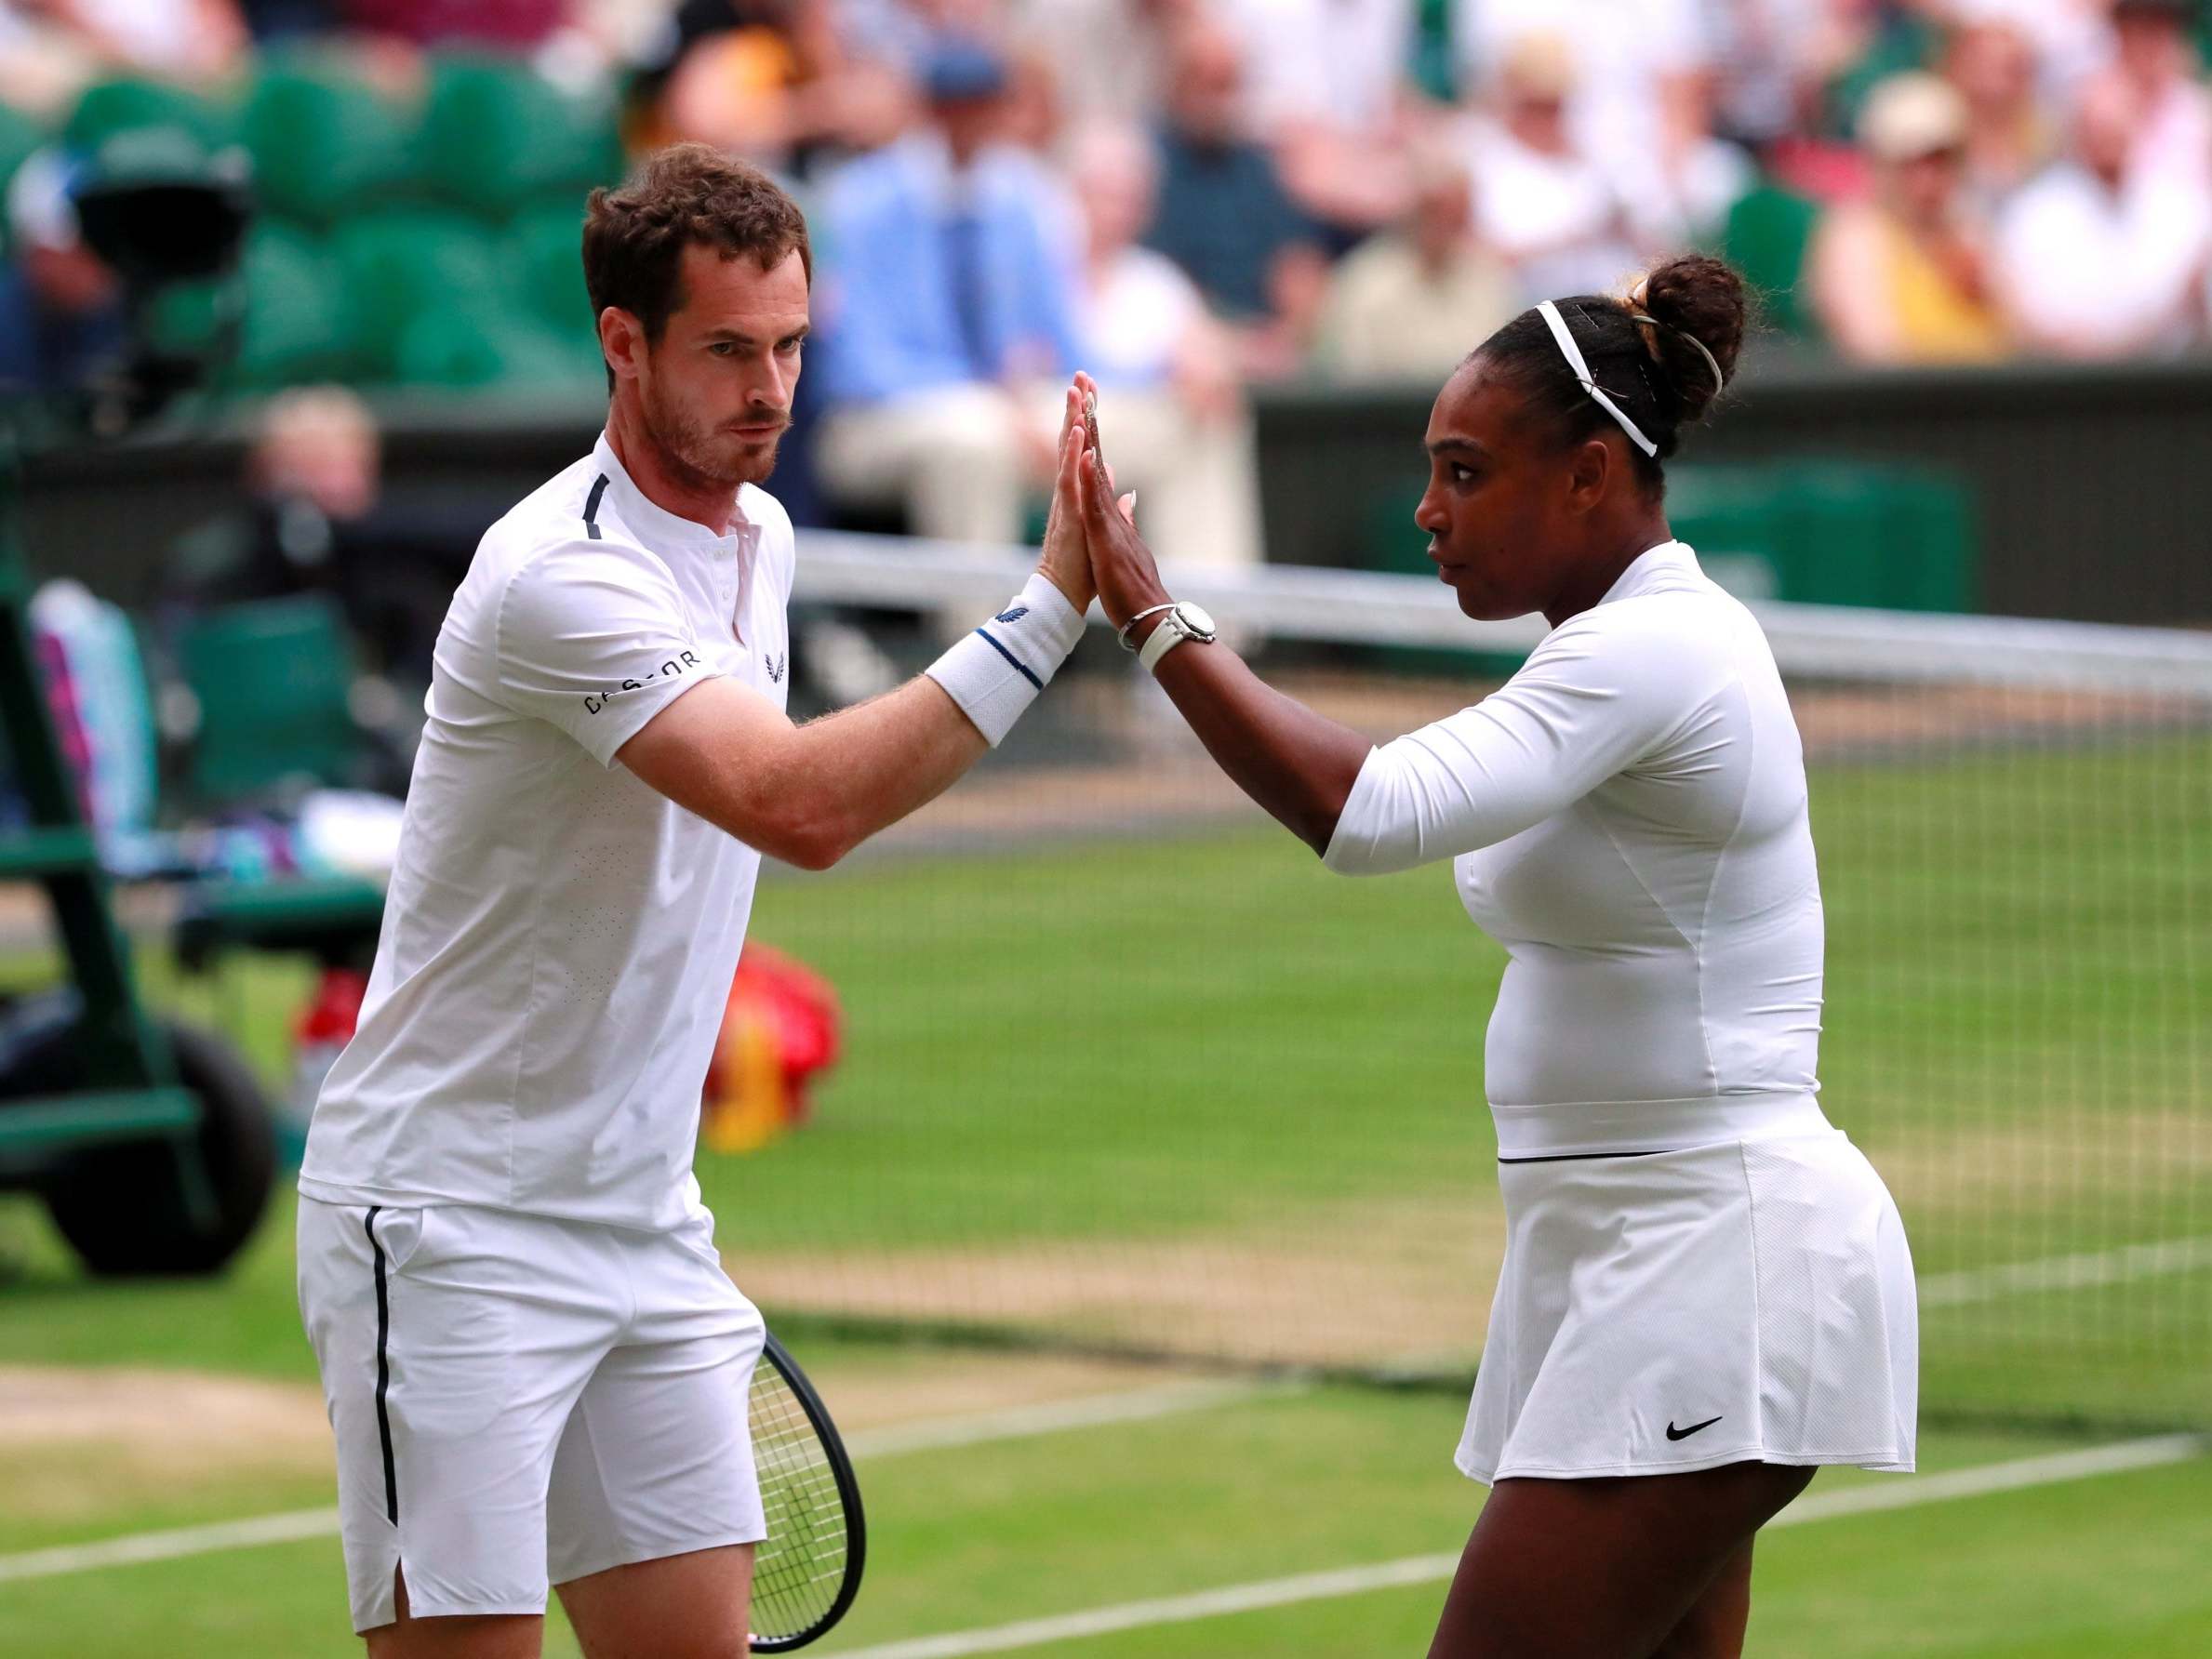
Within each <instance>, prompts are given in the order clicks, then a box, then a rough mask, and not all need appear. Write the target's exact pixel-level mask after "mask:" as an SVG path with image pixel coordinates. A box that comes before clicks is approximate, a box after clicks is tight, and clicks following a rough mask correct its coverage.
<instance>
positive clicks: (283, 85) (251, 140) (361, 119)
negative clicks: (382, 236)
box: [238, 65, 414, 225]
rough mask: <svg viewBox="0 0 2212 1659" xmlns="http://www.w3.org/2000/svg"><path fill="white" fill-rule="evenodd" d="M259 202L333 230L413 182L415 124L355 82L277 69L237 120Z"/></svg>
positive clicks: (257, 86)
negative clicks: (410, 178) (250, 159)
mask: <svg viewBox="0 0 2212 1659" xmlns="http://www.w3.org/2000/svg"><path fill="white" fill-rule="evenodd" d="M238 128H239V137H240V138H241V139H244V141H245V143H246V146H247V149H248V150H249V151H251V152H252V153H253V158H254V179H255V184H256V187H257V189H258V190H259V192H260V199H261V203H262V205H263V206H266V207H268V208H270V209H271V210H273V211H274V212H277V213H282V214H285V215H286V216H288V217H290V218H292V219H299V220H300V221H302V222H304V223H308V224H318V225H328V224H333V223H336V222H337V221H338V220H339V219H342V218H344V217H345V216H347V215H348V214H351V213H354V212H357V211H359V210H360V209H361V208H363V207H364V206H370V205H372V204H375V203H377V202H380V201H381V200H383V199H385V198H386V197H387V196H389V195H390V194H391V193H393V192H394V191H395V190H396V189H397V188H398V187H399V186H400V185H401V184H402V183H404V182H405V180H406V178H407V177H408V174H409V171H410V169H411V168H412V166H413V162H414V154H413V143H414V135H413V131H412V123H411V122H410V121H409V120H407V119H406V118H405V117H403V116H402V114H401V113H400V112H398V111H397V110H395V109H393V107H392V106H391V105H390V104H388V103H386V102H385V101H384V100H382V99H381V98H380V97H379V96H377V94H376V93H374V92H372V91H370V90H369V89H368V88H367V87H366V86H362V85H360V84H359V83H357V82H354V81H350V80H347V79H345V78H344V77H342V76H341V75H339V74H336V73H331V72H329V71H327V70H323V69H318V68H311V67H307V66H304V65H303V66H300V67H288V68H279V69H273V70H270V71H268V72H266V73H263V74H262V75H261V77H260V79H259V80H258V81H257V82H256V83H255V85H254V88H253V91H252V93H251V94H250V95H249V96H248V97H247V100H246V107H245V109H244V111H243V112H242V113H241V114H240V116H239V123H238Z"/></svg>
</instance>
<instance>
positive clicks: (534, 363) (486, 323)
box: [393, 307, 602, 387]
mask: <svg viewBox="0 0 2212 1659" xmlns="http://www.w3.org/2000/svg"><path fill="white" fill-rule="evenodd" d="M393 368H394V376H393V378H396V379H398V380H399V381H401V382H402V383H404V384H406V385H409V386H447V387H484V386H533V387H566V386H572V385H577V384H589V383H590V378H591V377H594V376H596V375H598V374H599V373H600V372H601V370H602V363H601V360H600V358H599V357H598V355H597V354H596V352H594V353H593V355H592V356H590V357H589V358H586V357H583V356H580V354H579V352H577V350H576V347H575V344H574V342H573V341H571V340H564V339H563V338H561V337H560V336H558V335H556V334H554V333H553V331H552V330H551V329H549V328H545V327H543V326H541V325H537V324H535V323H534V322H532V321H530V320H529V319H527V318H522V317H517V316H514V315H513V314H512V313H510V312H492V311H471V310H468V309H464V308H461V307H452V308H447V309H440V310H433V311H426V312H421V313H420V315H418V316H416V317H414V318H412V319H411V320H410V321H409V322H408V324H407V325H406V328H405V329H404V330H402V332H401V334H400V338H399V340H398V344H397V352H396V356H395V359H394V364H393Z"/></svg>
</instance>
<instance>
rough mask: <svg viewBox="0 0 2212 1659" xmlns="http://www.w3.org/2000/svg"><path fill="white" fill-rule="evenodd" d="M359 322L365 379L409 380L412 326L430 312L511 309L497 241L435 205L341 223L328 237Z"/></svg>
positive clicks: (477, 313)
mask: <svg viewBox="0 0 2212 1659" xmlns="http://www.w3.org/2000/svg"><path fill="white" fill-rule="evenodd" d="M330 246H331V248H332V251H333V252H334V254H335V255H336V257H337V260H338V265H339V269H340V272H342V274H343V277H344V281H345V285H346V291H347V294H348V297H349V301H350V304H351V306H352V310H353V322H354V327H355V330H356V334H355V341H354V343H355V346H356V348H357V351H358V354H359V360H360V363H361V366H362V372H363V374H364V376H365V377H366V378H370V379H380V380H394V379H404V378H406V376H405V375H404V374H403V373H402V372H401V370H400V368H399V357H400V347H401V340H402V338H403V336H405V334H406V331H407V328H408V326H409V325H411V324H412V323H413V322H414V321H415V319H416V318H417V317H419V316H422V315H425V314H428V313H430V312H459V313H461V314H464V315H467V316H486V317H497V316H500V314H502V312H506V311H509V310H511V309H513V300H512V299H511V297H510V295H509V294H508V292H507V288H506V285H504V284H503V282H502V280H501V277H500V271H499V266H498V260H497V259H496V249H495V244H494V242H493V240H492V238H491V236H490V235H489V233H488V232H486V231H485V230H484V228H483V227H482V226H480V225H478V224H477V223H476V222H475V221H474V220H473V219H467V218H464V217H463V216H461V215H460V214H456V213H450V212H445V211H441V210H438V209H434V208H417V207H393V208H385V209H380V210H379V211H376V212H373V213H367V214H364V215H362V216H361V217H360V218H358V219H351V220H349V221H348V222H346V223H344V224H342V225H340V226H339V227H338V229H337V230H336V231H335V232H333V233H332V235H331V238H330Z"/></svg>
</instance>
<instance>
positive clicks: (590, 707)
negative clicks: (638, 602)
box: [584, 651, 699, 714]
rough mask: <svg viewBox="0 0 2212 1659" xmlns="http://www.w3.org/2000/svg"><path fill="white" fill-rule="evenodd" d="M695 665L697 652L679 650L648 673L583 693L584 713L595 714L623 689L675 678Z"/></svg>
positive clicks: (639, 687)
mask: <svg viewBox="0 0 2212 1659" xmlns="http://www.w3.org/2000/svg"><path fill="white" fill-rule="evenodd" d="M697 667H699V656H698V653H696V652H692V651H679V652H677V653H676V655H675V656H673V657H670V658H669V659H668V660H667V661H666V662H664V663H662V664H661V665H660V667H659V668H657V669H655V670H653V671H652V672H651V673H649V674H646V675H644V676H642V677H641V678H638V679H635V680H625V681H623V682H622V683H621V684H620V685H617V686H615V687H613V688H612V689H611V690H607V691H601V692H587V693H586V694H585V695H584V712H585V713H586V714H596V713H598V712H599V710H602V709H604V708H606V705H607V704H608V703H609V702H611V701H613V700H614V698H616V697H619V696H620V695H621V694H622V693H623V692H625V691H637V690H639V689H641V688H642V687H644V686H646V685H649V684H652V683H653V682H654V681H656V680H673V679H676V678H677V677H678V676H680V675H683V674H687V673H689V672H690V671H691V670H693V669H695V668H697Z"/></svg>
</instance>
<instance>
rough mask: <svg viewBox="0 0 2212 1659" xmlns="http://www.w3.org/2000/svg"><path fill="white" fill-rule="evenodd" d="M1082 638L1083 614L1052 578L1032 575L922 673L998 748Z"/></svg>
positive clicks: (994, 747)
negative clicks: (1000, 607)
mask: <svg viewBox="0 0 2212 1659" xmlns="http://www.w3.org/2000/svg"><path fill="white" fill-rule="evenodd" d="M1082 637H1083V613H1082V612H1081V611H1079V610H1077V609H1076V608H1075V607H1074V606H1073V605H1072V604H1069V603H1068V596H1067V595H1066V594H1064V593H1062V592H1061V591H1059V589H1058V588H1057V587H1055V586H1054V585H1053V583H1052V578H1051V577H1046V576H1033V577H1030V578H1029V580H1028V581H1027V582H1026V583H1025V584H1023V586H1022V590H1021V591H1020V592H1019V593H1017V594H1016V595H1015V596H1014V598H1013V599H1012V601H1011V602H1010V603H1009V604H1007V605H1006V609H1005V610H1003V611H1001V612H999V613H998V615H997V616H995V617H992V618H991V619H990V620H989V621H988V622H986V623H984V624H983V626H982V627H980V628H979V629H977V630H975V632H973V633H971V634H969V635H968V636H967V637H966V639H964V640H962V641H961V642H960V643H959V644H956V645H954V646H953V648H952V649H951V650H950V651H947V652H946V653H945V654H944V655H943V656H942V657H939V658H938V659H937V660H936V661H935V662H933V663H931V664H930V665H929V666H928V667H927V668H926V669H925V670H923V672H925V673H926V674H927V675H928V676H929V677H930V678H931V679H932V680H934V681H936V682H937V683H938V684H939V685H941V686H943V687H944V688H945V691H946V692H947V693H948V694H949V695H950V696H951V697H952V699H953V701H954V702H955V703H957V704H959V705H960V711H961V712H962V713H963V714H965V715H966V716H967V718H968V719H969V721H970V722H972V723H974V725H975V728H976V730H977V731H979V732H980V733H982V734H983V737H984V740H985V741H986V742H988V743H989V744H990V745H991V747H992V748H993V749H996V748H997V747H998V746H999V744H1000V743H1001V742H1003V741H1004V740H1005V738H1006V734H1007V733H1008V732H1010V731H1012V730H1013V729H1014V723H1015V722H1016V721H1017V720H1019V719H1020V718H1021V711H1022V710H1024V709H1026V708H1028V707H1029V706H1030V704H1031V703H1033V702H1034V701H1035V700H1036V696H1037V694H1038V693H1039V692H1041V691H1043V690H1044V689H1045V687H1046V685H1048V684H1051V681H1052V676H1053V675H1054V674H1056V673H1058V672H1059V665H1060V664H1061V663H1063V662H1065V661H1067V660H1068V654H1069V653H1070V652H1072V651H1073V650H1074V649H1075V642H1076V641H1077V640H1080V639H1081V638H1082Z"/></svg>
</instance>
